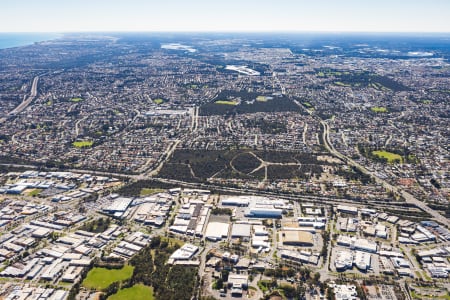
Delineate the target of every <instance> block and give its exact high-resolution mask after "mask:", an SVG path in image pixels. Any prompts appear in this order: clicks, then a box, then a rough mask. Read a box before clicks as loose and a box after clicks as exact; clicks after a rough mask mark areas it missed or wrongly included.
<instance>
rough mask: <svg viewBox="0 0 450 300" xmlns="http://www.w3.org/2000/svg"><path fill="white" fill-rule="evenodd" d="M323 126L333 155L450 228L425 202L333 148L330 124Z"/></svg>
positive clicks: (324, 136)
mask: <svg viewBox="0 0 450 300" xmlns="http://www.w3.org/2000/svg"><path fill="white" fill-rule="evenodd" d="M321 124H322V126H323V129H324V130H323V140H324V144H325V147H326V148H327V149H328V151H329V152H330V153H332V154H333V155H335V156H336V157H339V158H340V159H342V160H343V161H345V162H346V163H347V164H349V165H351V166H354V167H356V168H358V169H359V170H360V171H361V172H363V173H364V174H367V175H369V176H370V177H371V178H373V179H374V180H375V182H376V183H378V184H380V185H382V186H383V187H384V188H385V189H387V190H390V191H392V192H394V193H396V194H398V195H401V196H402V197H403V198H404V199H405V201H406V203H410V204H413V205H415V206H416V207H418V208H420V209H422V210H423V211H425V212H426V213H428V214H429V215H431V216H432V217H433V218H434V219H435V220H436V221H438V222H440V223H441V224H444V225H445V226H447V228H449V227H450V221H449V220H448V219H447V218H446V217H444V216H443V215H441V214H440V213H439V212H437V211H435V210H434V209H431V208H430V207H429V206H428V205H426V204H425V203H424V202H422V201H420V200H418V199H417V198H415V197H414V196H413V195H411V194H410V193H408V192H407V191H405V190H403V189H401V188H399V187H397V186H393V185H391V184H390V183H389V182H387V181H386V180H384V179H382V178H379V177H378V176H376V175H375V174H374V173H373V172H371V171H369V170H368V169H367V168H366V167H364V166H362V165H361V164H359V163H357V162H356V161H354V160H353V159H351V158H349V157H347V156H345V155H344V154H342V153H340V152H339V151H337V150H336V149H335V148H334V147H333V145H332V143H331V142H330V128H329V126H328V123H327V122H325V121H323V120H321Z"/></svg>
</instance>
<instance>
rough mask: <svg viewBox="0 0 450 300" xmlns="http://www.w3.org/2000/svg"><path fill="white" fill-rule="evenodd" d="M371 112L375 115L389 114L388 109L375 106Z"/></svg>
mask: <svg viewBox="0 0 450 300" xmlns="http://www.w3.org/2000/svg"><path fill="white" fill-rule="evenodd" d="M370 110H371V111H373V112H374V113H387V112H388V109H387V108H386V107H382V106H374V107H371V108H370Z"/></svg>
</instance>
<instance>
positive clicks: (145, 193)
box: [141, 188, 164, 196]
mask: <svg viewBox="0 0 450 300" xmlns="http://www.w3.org/2000/svg"><path fill="white" fill-rule="evenodd" d="M162 192H164V190H163V189H148V188H143V189H142V190H141V196H148V195H153V194H157V193H162Z"/></svg>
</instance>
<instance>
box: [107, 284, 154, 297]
mask: <svg viewBox="0 0 450 300" xmlns="http://www.w3.org/2000/svg"><path fill="white" fill-rule="evenodd" d="M129 299H133V300H153V299H154V297H153V288H151V287H148V286H145V285H143V284H136V285H134V286H132V287H130V288H127V289H123V290H120V291H118V292H117V294H114V295H112V296H109V297H108V300H129Z"/></svg>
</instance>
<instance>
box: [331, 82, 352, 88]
mask: <svg viewBox="0 0 450 300" xmlns="http://www.w3.org/2000/svg"><path fill="white" fill-rule="evenodd" d="M334 84H335V85H338V86H345V87H351V85H350V84H346V83H343V82H341V81H336V82H335V83H334Z"/></svg>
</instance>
